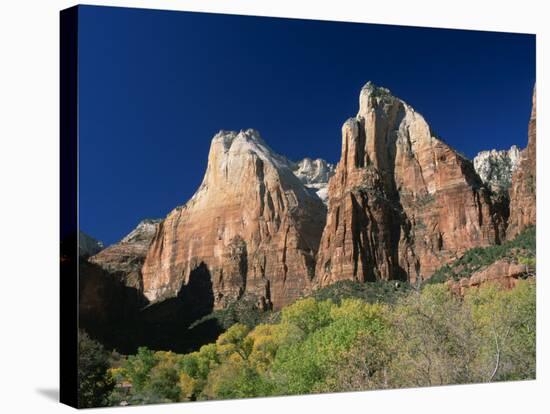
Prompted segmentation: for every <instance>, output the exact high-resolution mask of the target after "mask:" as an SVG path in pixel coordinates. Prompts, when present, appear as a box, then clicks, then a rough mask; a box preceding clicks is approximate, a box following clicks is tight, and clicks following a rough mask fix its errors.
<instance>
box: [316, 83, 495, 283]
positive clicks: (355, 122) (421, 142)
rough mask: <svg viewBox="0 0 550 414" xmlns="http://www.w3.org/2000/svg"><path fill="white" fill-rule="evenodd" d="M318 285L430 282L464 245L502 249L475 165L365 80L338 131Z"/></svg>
mask: <svg viewBox="0 0 550 414" xmlns="http://www.w3.org/2000/svg"><path fill="white" fill-rule="evenodd" d="M328 198H329V211H328V216H327V223H326V227H325V229H324V232H323V236H322V239H321V245H320V248H319V253H318V257H317V265H316V285H318V286H325V285H328V284H330V283H333V282H335V281H337V280H343V279H351V280H358V281H373V280H377V279H386V280H387V279H403V280H410V281H411V282H412V283H415V282H416V281H417V280H421V279H425V278H428V277H429V276H430V275H431V274H432V273H433V272H434V271H435V270H436V269H437V268H438V267H440V266H441V265H442V264H444V263H446V262H449V261H451V260H453V259H454V258H456V257H458V256H459V255H461V254H462V253H463V252H464V251H465V250H466V249H469V248H471V247H474V246H484V245H489V244H494V243H499V242H500V241H501V238H502V237H503V235H504V227H505V223H504V218H503V217H502V215H501V214H500V212H499V211H497V208H496V207H495V206H494V205H493V203H492V201H491V198H490V192H489V190H487V189H486V188H485V186H483V183H482V182H481V180H480V178H479V176H478V175H477V174H476V172H475V170H474V168H473V165H472V163H471V162H470V161H469V160H467V159H465V158H464V157H462V156H461V155H460V154H459V153H457V152H456V151H454V150H453V149H452V148H450V147H449V146H448V145H447V144H445V143H444V142H443V141H441V140H440V139H438V138H437V137H436V136H435V135H434V134H433V132H432V131H431V129H430V127H429V125H428V124H427V122H426V121H425V120H424V118H423V117H422V115H420V114H419V113H417V112H416V111H415V110H414V109H413V108H412V107H410V106H409V105H408V104H407V103H405V102H403V101H402V100H401V99H399V98H396V97H394V96H393V95H392V94H391V93H390V91H389V90H387V89H384V88H379V87H376V86H374V85H373V84H371V83H370V82H369V83H367V85H365V87H364V88H363V89H362V90H361V93H360V97H359V112H358V114H357V116H356V117H354V118H351V119H349V120H348V121H346V122H345V123H344V126H343V127H342V155H341V159H340V162H339V163H338V166H337V168H336V172H335V175H334V176H333V177H332V178H331V179H330V182H329V189H328Z"/></svg>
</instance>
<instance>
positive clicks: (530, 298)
mask: <svg viewBox="0 0 550 414" xmlns="http://www.w3.org/2000/svg"><path fill="white" fill-rule="evenodd" d="M466 303H467V305H469V306H470V308H471V310H472V314H473V317H474V321H475V323H476V328H477V330H478V332H479V336H480V338H482V346H481V347H480V350H479V354H480V355H479V365H480V369H481V370H482V376H483V380H484V381H501V380H518V379H526V378H535V375H536V287H535V282H534V281H531V280H524V281H519V283H518V286H517V287H515V288H514V289H511V290H504V289H503V288H502V287H500V286H498V285H492V286H488V287H483V288H481V289H477V290H472V291H471V292H470V293H469V294H468V295H467V297H466Z"/></svg>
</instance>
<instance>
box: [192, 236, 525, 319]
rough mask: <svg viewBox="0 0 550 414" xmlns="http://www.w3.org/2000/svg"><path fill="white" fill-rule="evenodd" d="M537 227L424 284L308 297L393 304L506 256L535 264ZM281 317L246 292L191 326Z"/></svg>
mask: <svg viewBox="0 0 550 414" xmlns="http://www.w3.org/2000/svg"><path fill="white" fill-rule="evenodd" d="M535 234H536V229H535V227H530V228H528V229H527V230H525V231H524V232H522V233H521V234H519V235H518V236H517V237H516V238H515V239H514V240H511V241H506V242H505V243H503V244H501V245H495V246H489V247H482V248H480V247H478V248H473V249H470V250H467V251H466V253H465V254H464V255H463V256H462V257H460V258H459V259H457V260H456V261H455V262H453V263H451V264H448V265H445V266H442V267H441V268H439V269H438V270H437V271H436V272H435V273H434V276H433V277H432V278H430V279H428V280H426V281H425V282H424V283H423V284H421V285H418V286H412V285H411V284H409V283H408V282H401V281H384V280H381V281H377V282H365V283H361V282H357V281H351V280H341V281H338V282H336V283H333V284H332V285H329V286H326V287H322V288H319V289H316V290H314V291H313V292H312V293H310V294H309V295H306V296H305V298H307V297H312V298H314V299H316V300H319V301H323V300H331V301H333V302H334V303H336V304H339V303H341V301H342V300H344V299H361V300H363V301H365V302H367V303H371V304H374V303H385V304H394V303H395V302H397V301H398V300H399V299H400V298H402V297H404V296H406V295H408V294H410V293H411V290H414V289H416V288H420V289H422V288H424V287H425V286H427V285H430V284H436V283H442V282H446V281H447V280H451V279H452V280H459V279H461V278H463V277H469V276H471V275H472V274H473V273H475V272H477V271H479V270H481V269H483V268H485V267H487V266H489V265H490V264H492V263H494V262H495V261H497V260H499V259H503V258H507V259H510V260H511V261H515V262H518V263H523V264H533V263H534V261H535V253H536V239H535ZM279 320H280V312H274V311H265V310H262V309H260V307H259V306H258V305H257V302H256V300H255V298H254V297H251V296H244V297H243V298H241V299H239V300H236V301H233V302H231V303H230V304H229V305H228V306H227V307H226V308H224V309H219V310H216V311H214V312H212V313H210V314H209V315H207V316H205V317H203V318H201V319H199V320H198V321H196V322H195V323H194V324H192V325H191V326H190V329H192V328H194V327H197V326H200V325H201V324H203V323H205V322H207V321H216V322H217V324H218V325H219V326H220V328H221V329H223V330H226V329H228V328H229V327H231V326H232V325H234V324H236V323H241V324H244V325H246V326H248V327H249V328H254V327H255V326H257V325H258V324H260V323H269V322H277V321H279Z"/></svg>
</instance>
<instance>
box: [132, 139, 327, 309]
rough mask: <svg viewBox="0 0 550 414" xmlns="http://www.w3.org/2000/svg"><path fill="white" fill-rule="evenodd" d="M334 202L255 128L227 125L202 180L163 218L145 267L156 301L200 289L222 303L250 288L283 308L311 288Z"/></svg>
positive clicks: (263, 302)
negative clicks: (237, 129) (317, 192)
mask: <svg viewBox="0 0 550 414" xmlns="http://www.w3.org/2000/svg"><path fill="white" fill-rule="evenodd" d="M325 217H326V208H325V206H324V205H323V203H322V201H321V200H320V199H319V198H318V197H317V196H316V195H315V194H313V193H312V192H311V191H310V190H308V189H307V188H306V187H305V186H304V185H303V184H302V182H301V181H300V180H299V179H298V178H297V177H296V176H295V175H294V174H293V172H292V170H291V168H290V167H289V163H288V160H286V158H284V157H282V156H280V155H278V154H275V153H274V152H273V151H272V150H271V149H270V148H269V147H268V146H267V145H266V143H265V142H264V141H263V140H262V139H261V138H260V136H259V134H258V133H257V132H256V131H254V130H246V131H241V132H239V133H236V132H226V131H221V132H219V133H218V134H217V135H216V136H215V137H214V138H213V140H212V144H211V147H210V152H209V155H208V167H207V170H206V174H205V177H204V180H203V182H202V184H201V185H200V187H199V189H198V190H197V192H196V193H195V194H194V195H193V197H192V198H191V199H190V200H189V201H188V202H187V203H186V204H185V205H184V206H182V207H178V208H176V209H175V210H173V211H172V212H171V213H170V214H169V215H168V216H167V217H166V218H165V219H164V220H163V221H162V222H161V223H160V225H159V229H158V231H157V233H156V235H155V237H154V239H153V241H152V244H151V247H150V249H149V252H148V254H147V257H146V259H145V263H144V266H143V269H142V273H143V291H144V295H145V296H146V297H147V298H148V299H149V300H150V301H152V302H157V301H161V300H163V299H166V298H169V297H175V296H186V295H189V294H192V292H190V290H191V286H195V289H200V290H201V292H196V294H206V295H212V296H213V302H214V305H213V306H214V307H216V308H217V307H223V306H224V305H225V304H226V303H228V301H230V300H234V299H236V298H239V297H240V296H242V295H243V294H244V293H250V294H253V295H255V296H257V297H258V301H259V305H260V306H261V307H270V306H273V307H274V308H280V307H282V306H284V305H286V304H288V303H290V302H292V301H293V300H295V299H296V298H297V297H299V296H300V295H301V294H302V293H303V292H304V291H305V290H307V289H309V286H310V282H311V279H312V278H313V275H314V270H315V254H316V252H317V249H318V246H319V240H320V237H321V233H322V230H323V227H324V224H325Z"/></svg>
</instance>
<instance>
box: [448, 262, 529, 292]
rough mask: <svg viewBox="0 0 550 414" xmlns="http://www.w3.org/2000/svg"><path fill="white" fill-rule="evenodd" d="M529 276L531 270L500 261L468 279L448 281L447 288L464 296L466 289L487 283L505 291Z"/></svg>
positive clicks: (524, 266)
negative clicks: (496, 285) (500, 287)
mask: <svg viewBox="0 0 550 414" xmlns="http://www.w3.org/2000/svg"><path fill="white" fill-rule="evenodd" d="M529 276H532V269H530V268H529V266H527V265H523V264H519V263H514V262H512V261H510V260H508V259H501V260H497V261H496V262H494V263H492V264H490V265H489V266H487V267H486V268H484V269H482V270H480V271H478V272H475V273H474V274H472V276H471V277H469V278H467V277H465V278H462V279H460V280H458V281H455V280H449V281H448V282H447V286H449V288H450V289H451V291H452V292H453V293H455V294H457V295H460V296H464V293H465V292H466V291H467V290H468V289H471V288H475V287H480V286H483V285H486V284H489V283H494V284H498V285H500V286H502V287H503V288H505V289H512V288H514V287H515V286H516V285H517V283H518V280H519V279H525V278H527V277H529Z"/></svg>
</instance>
